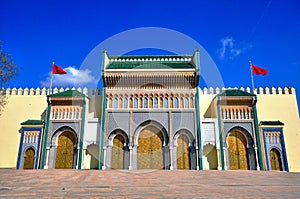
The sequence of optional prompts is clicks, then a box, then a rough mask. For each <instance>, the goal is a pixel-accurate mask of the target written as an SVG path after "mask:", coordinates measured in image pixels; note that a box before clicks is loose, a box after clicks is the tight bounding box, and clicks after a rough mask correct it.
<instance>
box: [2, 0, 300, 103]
mask: <svg viewBox="0 0 300 199" xmlns="http://www.w3.org/2000/svg"><path fill="white" fill-rule="evenodd" d="M299 9H300V3H299V2H298V1H296V0H266V1H264V0H251V1H248V0H245V1H237V0H223V1H217V0H211V1H200V0H198V1H189V0H186V1H176V0H173V1H162V0H160V1H157V0H153V1H141V0H129V1H102V2H101V1H97V0H95V1H91V0H86V1H76V0H73V1H57V0H52V1H48V0H44V1H31V0H28V1H16V0H11V1H3V2H1V7H0V18H1V26H0V40H2V41H3V49H4V50H5V51H6V52H8V53H10V54H11V55H12V56H13V59H14V61H15V63H16V64H17V65H18V66H19V67H20V68H21V71H20V72H19V74H18V76H17V78H16V79H14V80H13V81H11V82H10V85H9V86H10V87H17V88H18V87H28V88H31V87H33V88H37V87H43V86H45V85H47V83H48V82H49V73H50V71H51V63H52V61H55V63H56V64H57V65H59V66H61V67H63V68H65V69H66V70H67V71H68V73H69V76H65V77H64V78H61V79H56V80H55V79H54V81H55V83H56V84H57V85H58V84H61V85H63V86H66V82H67V84H71V82H72V78H74V77H77V81H80V82H81V83H82V84H85V83H88V82H89V81H93V82H95V81H97V78H96V77H95V73H94V72H90V71H88V70H86V69H85V70H83V69H82V67H81V66H82V63H83V61H84V59H85V58H86V57H87V55H88V54H89V53H90V52H91V51H92V50H93V49H94V48H95V47H96V46H97V45H98V44H100V43H101V42H103V41H105V40H106V39H108V38H110V37H112V36H114V35H116V34H118V33H120V32H123V31H127V30H131V29H134V28H142V27H161V28H167V29H171V30H175V31H178V32H180V33H182V34H185V35H187V36H188V37H190V38H192V39H194V40H195V41H197V42H198V43H199V44H200V45H201V46H202V47H203V48H205V50H206V51H207V53H208V54H209V55H210V56H211V58H212V59H213V61H214V63H215V64H216V66H217V68H218V70H219V72H220V74H221V77H222V79H223V82H224V86H225V87H235V86H237V87H241V86H243V87H247V86H249V87H250V86H251V79H250V72H249V60H252V61H253V63H255V64H256V65H258V66H260V67H263V68H265V69H268V70H269V74H268V75H266V76H255V77H254V81H255V86H256V87H259V86H261V87H266V86H268V87H272V86H274V87H288V86H292V87H295V88H296V89H299V88H300V78H299V74H300V51H299V46H300V36H299V35H300V12H299ZM174 42H175V43H176V41H174ZM116 48H118V47H117V46H116ZM138 52H139V51H138ZM108 53H110V52H108ZM142 53H143V52H142ZM151 53H162V52H161V51H155V50H148V51H146V54H151ZM191 53H193V51H192V50H191V51H190V52H185V54H191ZM99 67H100V66H99ZM99 73H100V71H99ZM79 77H81V78H79ZM78 79H79V80H78ZM63 81H66V82H63ZM204 85H205V82H202V83H201V86H204ZM68 86H70V85H68ZM298 93H300V90H298ZM298 96H299V95H298ZM298 99H300V98H299V97H298Z"/></svg>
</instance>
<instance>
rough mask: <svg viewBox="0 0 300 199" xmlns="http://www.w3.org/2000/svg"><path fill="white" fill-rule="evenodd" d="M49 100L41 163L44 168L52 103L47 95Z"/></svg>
mask: <svg viewBox="0 0 300 199" xmlns="http://www.w3.org/2000/svg"><path fill="white" fill-rule="evenodd" d="M47 102H48V107H47V116H46V126H45V131H44V136H43V138H44V139H43V150H42V158H41V163H40V168H41V169H44V165H45V159H46V148H47V141H48V129H49V120H50V113H51V103H50V101H49V97H48V96H47Z"/></svg>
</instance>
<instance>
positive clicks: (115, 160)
mask: <svg viewBox="0 0 300 199" xmlns="http://www.w3.org/2000/svg"><path fill="white" fill-rule="evenodd" d="M124 143H125V140H124V137H123V136H122V135H120V134H118V135H116V136H115V138H114V140H113V148H112V163H111V168H112V169H123V168H124Z"/></svg>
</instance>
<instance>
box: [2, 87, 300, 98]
mask: <svg viewBox="0 0 300 199" xmlns="http://www.w3.org/2000/svg"><path fill="white" fill-rule="evenodd" d="M228 89H239V90H241V91H244V92H248V93H250V92H251V88H249V87H246V88H244V87H241V88H237V87H234V88H231V87H228V88H224V87H223V88H218V87H216V88H212V87H210V88H206V87H205V88H200V94H201V95H215V94H220V93H222V92H223V91H225V90H228ZM67 90H77V91H79V92H81V93H83V94H85V95H86V96H90V95H101V90H100V89H98V88H97V89H88V88H71V89H70V88H53V89H51V90H50V89H49V88H42V89H41V88H36V89H34V88H30V89H29V88H24V89H23V88H2V90H0V92H2V93H4V94H5V95H7V96H10V95H45V96H46V95H49V94H55V93H60V92H64V91H67ZM254 94H257V95H295V94H296V89H295V88H293V87H284V88H281V87H278V88H275V87H272V88H269V87H265V88H262V87H259V88H256V89H255V90H254Z"/></svg>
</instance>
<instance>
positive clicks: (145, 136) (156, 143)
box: [138, 125, 164, 169]
mask: <svg viewBox="0 0 300 199" xmlns="http://www.w3.org/2000/svg"><path fill="white" fill-rule="evenodd" d="M163 141H164V138H163V134H162V132H161V130H159V129H158V128H157V127H155V126H153V125H149V126H147V127H146V128H144V129H143V130H142V131H141V132H140V134H139V137H138V169H164V152H163Z"/></svg>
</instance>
